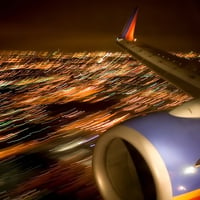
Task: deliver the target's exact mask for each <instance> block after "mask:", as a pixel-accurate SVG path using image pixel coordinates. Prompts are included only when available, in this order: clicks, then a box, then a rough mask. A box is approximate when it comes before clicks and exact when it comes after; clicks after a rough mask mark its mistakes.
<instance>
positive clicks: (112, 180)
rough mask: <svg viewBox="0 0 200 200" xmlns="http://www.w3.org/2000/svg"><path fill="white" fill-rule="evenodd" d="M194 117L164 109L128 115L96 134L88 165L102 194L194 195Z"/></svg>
mask: <svg viewBox="0 0 200 200" xmlns="http://www.w3.org/2000/svg"><path fill="white" fill-rule="evenodd" d="M199 131H200V119H196V118H195V119H187V118H179V117H175V116H172V115H170V114H169V113H167V112H161V113H153V114H149V115H146V116H142V117H138V118H134V119H131V120H128V121H126V122H124V123H122V124H121V125H118V126H116V127H114V128H112V129H110V130H109V131H107V132H106V133H105V134H103V135H102V136H101V137H100V139H99V140H98V142H97V144H96V147H95V150H94V155H93V170H94V175H95V179H96V182H97V185H98V188H99V190H100V192H101V194H102V196H103V198H104V199H105V200H133V199H136V200H147V199H148V200H172V199H174V200H200V168H199V166H200V161H199V158H200V132H199Z"/></svg>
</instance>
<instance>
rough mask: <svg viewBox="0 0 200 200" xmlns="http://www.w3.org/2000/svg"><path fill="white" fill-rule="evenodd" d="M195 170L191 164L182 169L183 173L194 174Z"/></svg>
mask: <svg viewBox="0 0 200 200" xmlns="http://www.w3.org/2000/svg"><path fill="white" fill-rule="evenodd" d="M196 172H197V169H196V168H195V167H193V166H190V167H186V168H185V169H184V170H183V173H184V174H195V173H196Z"/></svg>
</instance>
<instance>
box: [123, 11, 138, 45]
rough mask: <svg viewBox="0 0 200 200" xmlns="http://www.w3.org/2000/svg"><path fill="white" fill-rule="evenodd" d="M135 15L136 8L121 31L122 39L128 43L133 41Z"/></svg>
mask: <svg viewBox="0 0 200 200" xmlns="http://www.w3.org/2000/svg"><path fill="white" fill-rule="evenodd" d="M137 15H138V8H136V9H135V10H134V12H133V14H132V15H131V18H130V19H129V21H128V22H127V24H126V25H125V26H124V28H123V31H122V38H123V39H126V40H128V41H134V39H135V38H134V32H135V25H136V21H137Z"/></svg>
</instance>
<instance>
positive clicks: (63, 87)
mask: <svg viewBox="0 0 200 200" xmlns="http://www.w3.org/2000/svg"><path fill="white" fill-rule="evenodd" d="M178 55H179V56H185V57H187V58H188V59H191V60H194V59H196V60H198V59H199V55H198V54H195V53H189V54H185V55H183V54H178ZM0 78H1V90H0V91H1V115H0V117H1V137H0V140H1V150H0V157H1V164H0V169H1V174H2V176H1V188H3V190H2V192H1V193H0V194H1V199H28V198H29V199H30V198H31V199H42V198H46V199H49V198H50V197H49V195H50V194H53V195H57V196H58V197H59V196H60V198H61V197H63V198H65V199H66V198H69V199H76V198H77V199H79V198H80V197H81V199H99V198H100V197H99V196H98V195H97V194H98V193H97V190H96V188H95V184H94V183H93V177H92V170H91V156H92V152H93V148H94V146H95V142H96V140H97V139H98V137H99V135H101V134H102V133H104V132H105V131H106V130H108V129H109V128H111V127H113V126H114V125H116V124H119V123H120V122H122V121H125V120H127V119H129V118H131V117H136V116H141V115H146V114H147V113H150V112H158V111H161V110H168V109H170V108H172V107H174V106H176V105H179V104H181V103H182V102H184V101H187V100H189V99H191V97H190V96H188V95H187V94H185V93H184V92H183V91H181V90H179V89H177V88H176V87H175V86H173V85H171V84H169V83H168V82H167V81H164V80H163V79H161V78H160V77H159V76H158V75H156V74H155V73H154V72H152V71H151V70H150V69H149V68H147V67H146V66H144V65H142V64H141V63H139V62H138V61H136V60H135V59H133V58H132V57H131V56H129V55H128V54H125V53H121V52H114V53H112V52H80V53H73V54H72V53H71V54H66V53H61V52H52V53H50V52H35V51H1V75H0ZM16 170H17V171H16ZM8 171H9V173H8ZM11 173H12V179H10V178H9V177H10V176H11ZM63 176H65V178H64V179H63V178H62V177H63ZM77 191H79V192H78V193H77ZM51 196H52V195H51ZM52 198H53V197H52ZM56 198H57V197H56Z"/></svg>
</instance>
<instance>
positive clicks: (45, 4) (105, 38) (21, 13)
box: [0, 0, 200, 52]
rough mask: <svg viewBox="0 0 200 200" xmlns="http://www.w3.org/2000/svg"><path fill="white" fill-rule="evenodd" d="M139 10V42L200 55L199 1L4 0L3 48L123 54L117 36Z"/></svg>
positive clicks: (0, 8)
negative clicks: (137, 9) (133, 13)
mask: <svg viewBox="0 0 200 200" xmlns="http://www.w3.org/2000/svg"><path fill="white" fill-rule="evenodd" d="M136 6H138V7H139V16H138V22H137V26H136V37H137V39H138V40H139V41H140V42H144V43H147V44H150V45H152V46H155V47H158V48H161V49H164V50H175V51H180V50H184V51H190V50H193V51H200V48H199V44H200V37H199V35H200V4H199V0H182V1H180V0H168V1H167V0H165V1H161V0H121V1H116V0H101V1H100V0H98V1H94V0H73V1H72V0H71V1H70V0H17V1H11V0H1V1H0V27H1V28H0V49H2V50H3V49H19V50H50V51H54V50H57V49H60V50H61V51H66V52H75V51H84V50H86V51H94V50H95V51H99V50H110V51H119V50H121V48H119V47H118V46H117V44H116V43H115V38H116V37H117V36H119V34H120V32H121V30H122V28H123V26H124V24H125V22H126V21H127V19H128V18H129V16H130V14H131V12H132V10H133V9H134V8H135V7H136Z"/></svg>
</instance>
